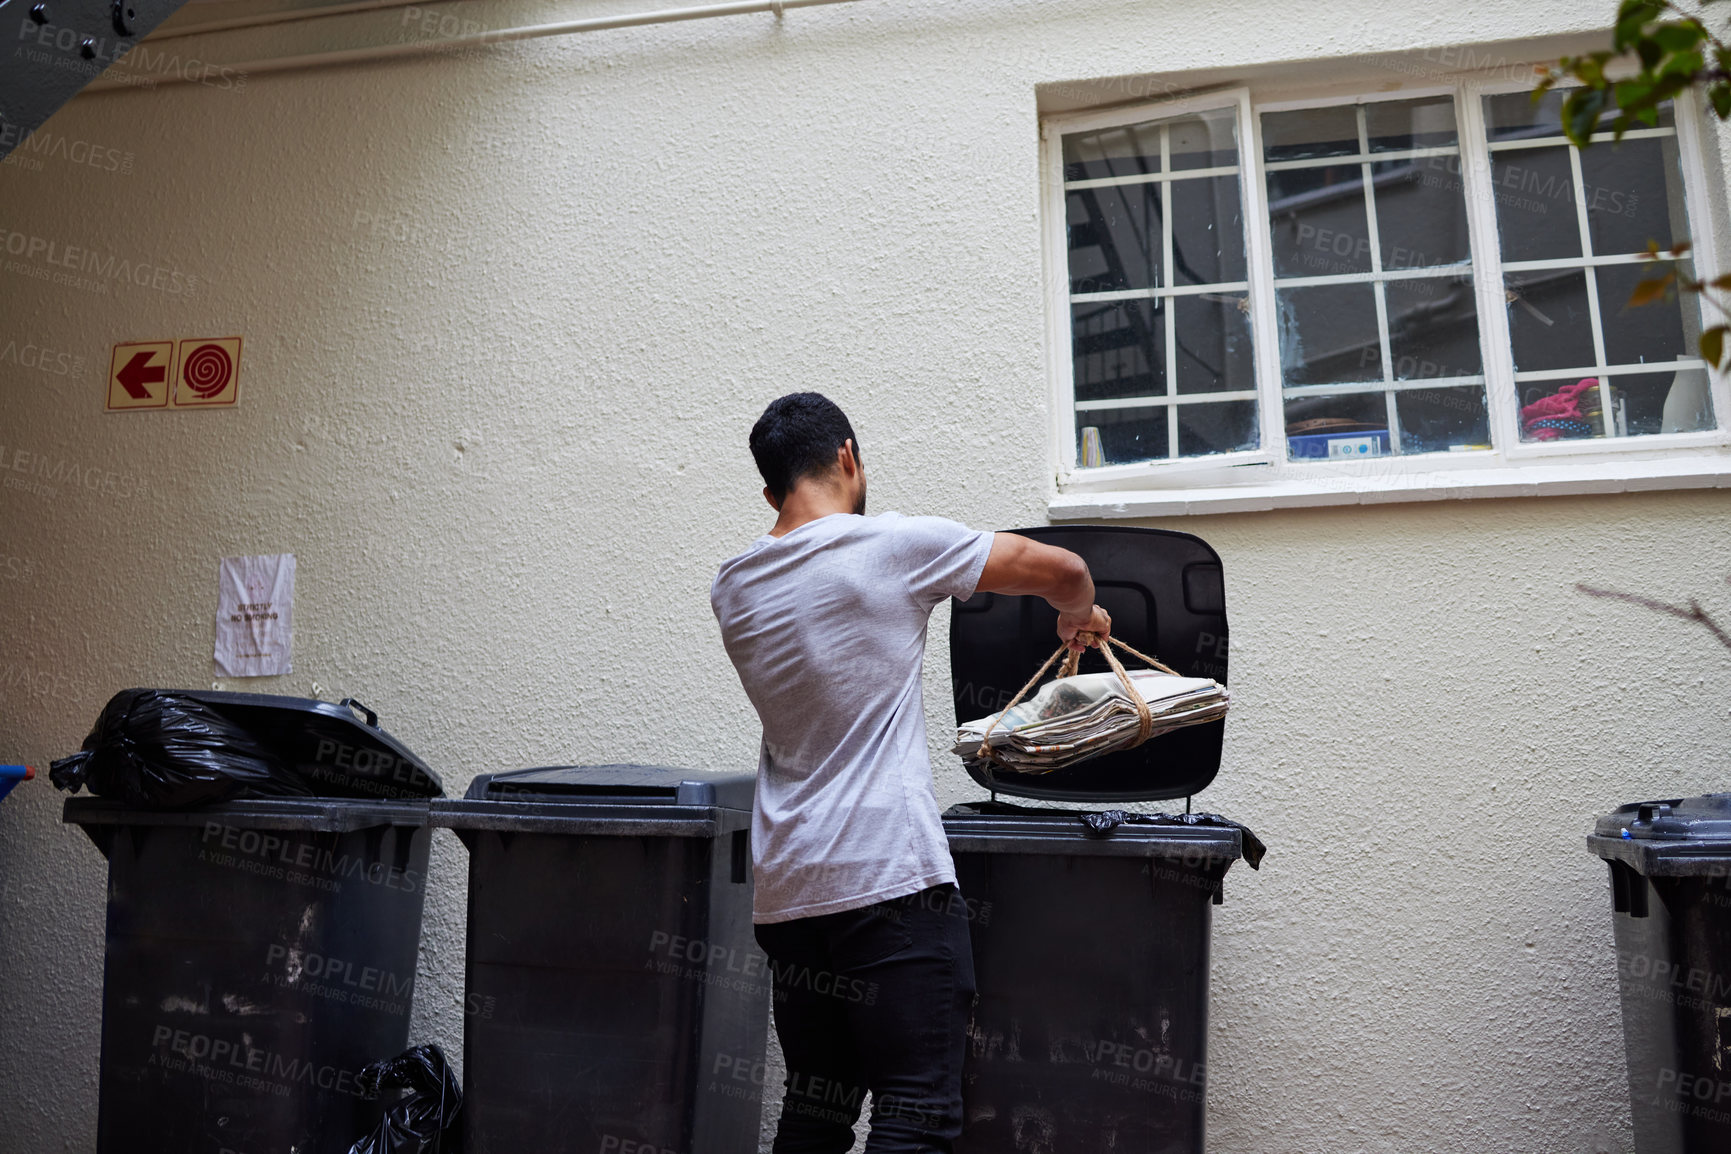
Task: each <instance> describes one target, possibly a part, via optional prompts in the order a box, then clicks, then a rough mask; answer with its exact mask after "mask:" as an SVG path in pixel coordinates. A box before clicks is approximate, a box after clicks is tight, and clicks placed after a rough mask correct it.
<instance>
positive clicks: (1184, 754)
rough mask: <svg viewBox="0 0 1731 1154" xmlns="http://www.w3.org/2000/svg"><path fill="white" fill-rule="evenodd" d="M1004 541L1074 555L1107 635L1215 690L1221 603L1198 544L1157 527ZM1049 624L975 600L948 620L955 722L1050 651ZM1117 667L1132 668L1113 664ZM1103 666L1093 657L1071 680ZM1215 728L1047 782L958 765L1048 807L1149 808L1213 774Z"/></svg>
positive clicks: (1028, 604)
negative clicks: (1103, 615)
mask: <svg viewBox="0 0 1731 1154" xmlns="http://www.w3.org/2000/svg"><path fill="white" fill-rule="evenodd" d="M1014 532H1017V533H1020V534H1021V535H1022V536H1024V537H1031V538H1033V539H1034V540H1036V541H1042V542H1045V543H1047V544H1050V545H1057V546H1059V547H1061V548H1064V549H1069V550H1071V551H1072V552H1075V553H1077V554H1080V555H1081V557H1082V558H1083V560H1085V561H1087V562H1088V568H1089V570H1090V571H1091V572H1092V573H1093V575H1094V587H1095V590H1096V592H1095V600H1096V601H1097V602H1098V604H1099V605H1101V606H1102V607H1103V608H1104V609H1105V610H1106V612H1108V613H1110V614H1111V615H1112V634H1113V636H1115V637H1117V638H1119V639H1121V640H1122V641H1124V642H1126V643H1127V644H1129V645H1130V646H1132V647H1133V648H1136V649H1139V650H1141V651H1142V652H1144V653H1146V654H1148V655H1149V656H1151V657H1157V658H1159V659H1160V660H1161V661H1163V662H1165V663H1166V664H1167V665H1169V666H1171V667H1172V668H1173V669H1175V670H1177V671H1178V672H1179V673H1180V674H1183V675H1184V676H1186V677H1211V678H1213V679H1214V680H1215V681H1218V682H1220V683H1221V684H1222V685H1224V684H1226V664H1227V657H1226V652H1227V650H1226V637H1227V633H1226V594H1225V583H1224V579H1223V575H1222V569H1221V564H1220V556H1219V554H1217V553H1215V552H1214V550H1213V549H1211V548H1210V547H1209V546H1208V544H1207V543H1206V542H1204V541H1203V540H1202V539H1201V538H1199V537H1195V536H1192V535H1191V534H1189V533H1177V532H1173V531H1171V530H1167V529H1140V528H1131V527H1127V526H1102V525H1051V526H1041V527H1038V528H1033V529H1017V530H1014ZM1057 627H1058V614H1057V611H1056V610H1055V609H1053V608H1052V607H1051V606H1050V605H1048V604H1046V602H1045V600H1044V599H1042V598H1039V597H1011V596H1006V595H1004V594H1000V593H976V594H974V596H972V597H970V598H968V599H967V600H966V601H961V602H956V603H955V604H954V606H953V608H952V609H951V611H950V680H951V687H952V689H953V691H954V695H955V704H956V718H957V720H958V721H971V720H973V719H974V718H978V717H985V716H987V715H989V714H991V713H995V712H997V711H998V710H1000V709H1002V708H1003V707H1004V706H1005V705H1007V704H1009V702H1010V699H1011V698H1012V697H1014V696H1015V693H1016V691H1017V690H1018V689H1020V688H1021V687H1022V685H1023V683H1024V682H1026V681H1027V679H1028V678H1029V677H1031V676H1033V673H1034V671H1035V670H1036V669H1038V668H1039V667H1040V664H1041V662H1043V661H1045V660H1046V658H1047V657H1049V656H1051V653H1052V650H1053V649H1055V648H1057V645H1058V634H1057ZM1121 656H1122V657H1123V660H1124V664H1125V668H1126V669H1134V668H1137V667H1138V666H1139V665H1140V664H1141V663H1140V662H1139V661H1137V660H1136V659H1135V658H1133V657H1130V656H1129V655H1127V654H1122V653H1121ZM1107 668H1108V666H1107V665H1106V661H1105V659H1104V658H1103V657H1101V656H1100V654H1099V652H1098V651H1097V650H1093V649H1090V650H1089V651H1088V652H1087V653H1085V654H1084V655H1083V657H1082V665H1081V670H1080V671H1081V672H1083V673H1094V672H1100V671H1104V670H1106V669H1107ZM1225 732H1226V722H1225V720H1224V719H1222V720H1220V721H1214V722H1209V723H1207V724H1205V725H1193V726H1189V727H1187V728H1184V729H1176V730H1173V731H1172V732H1170V733H1166V734H1162V735H1160V736H1159V737H1155V738H1151V739H1150V740H1148V741H1147V742H1145V743H1144V744H1142V745H1140V746H1138V747H1137V748H1135V749H1127V750H1120V751H1118V752H1116V753H1109V754H1106V755H1104V756H1101V757H1096V758H1093V759H1091V760H1089V761H1085V762H1082V763H1081V764H1079V765H1074V766H1071V767H1069V768H1068V769H1062V770H1059V771H1057V772H1055V773H1050V774H1038V775H1036V774H1019V773H1007V772H1003V771H1001V770H993V769H992V768H990V767H981V766H974V765H970V766H969V773H970V774H971V775H972V776H973V778H974V780H975V781H978V782H979V783H980V784H981V785H984V786H987V787H988V788H990V789H992V790H994V791H995V792H997V793H1004V794H1012V795H1015V796H1018V797H1034V798H1046V799H1049V800H1057V801H1152V800H1162V799H1167V798H1177V797H1188V796H1190V795H1191V794H1194V793H1198V792H1200V791H1201V790H1203V789H1204V788H1206V787H1207V785H1208V783H1209V782H1211V781H1213V780H1214V776H1215V774H1217V773H1218V772H1219V771H1220V750H1221V743H1222V740H1223V738H1224V735H1225Z"/></svg>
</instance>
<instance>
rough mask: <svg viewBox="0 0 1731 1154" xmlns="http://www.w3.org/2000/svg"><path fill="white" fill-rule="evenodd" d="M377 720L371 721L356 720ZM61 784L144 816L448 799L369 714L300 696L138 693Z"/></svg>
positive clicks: (59, 771)
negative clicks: (251, 801) (309, 801)
mask: <svg viewBox="0 0 1731 1154" xmlns="http://www.w3.org/2000/svg"><path fill="white" fill-rule="evenodd" d="M351 706H352V707H353V708H354V709H358V710H360V711H361V712H362V713H364V714H365V715H366V720H365V721H364V722H363V721H361V720H360V719H359V718H357V717H356V716H355V714H354V713H353V712H352V711H351ZM48 776H49V778H50V779H51V780H52V781H53V782H54V784H55V786H56V787H58V788H60V789H63V790H67V791H69V792H73V793H76V792H77V791H78V790H79V789H80V788H85V789H88V790H89V791H90V792H91V793H93V794H95V795H96V796H98V797H105V798H112V799H115V800H119V801H123V802H125V803H126V804H127V805H130V806H134V807H137V808H140V809H191V808H193V807H195V806H200V805H209V804H212V803H215V802H222V801H228V800H230V799H232V798H235V797H241V796H245V797H348V798H369V799H373V800H385V799H401V798H425V797H439V796H441V795H442V794H443V792H444V791H443V789H442V788H441V787H440V784H439V779H438V777H437V776H435V775H434V774H433V772H432V771H431V770H429V769H428V768H427V767H426V766H425V765H424V764H423V763H422V762H421V761H420V760H419V759H418V758H416V757H415V755H414V754H412V753H410V752H409V751H408V750H407V749H405V748H404V747H403V746H402V745H401V744H399V743H398V742H397V741H396V739H395V738H393V737H391V736H390V734H388V733H386V732H385V731H384V730H382V729H380V728H378V717H377V716H376V715H374V714H373V713H372V711H371V710H368V709H367V708H366V707H365V706H363V705H360V704H358V703H356V702H351V701H344V702H342V703H341V704H340V705H332V704H330V703H328V702H323V701H313V700H308V699H303V698H295V697H272V696H266V695H263V694H251V693H217V692H209V693H206V692H199V691H192V690H168V689H126V690H122V691H121V692H119V693H117V694H115V695H114V697H113V698H112V699H110V700H109V702H108V704H107V705H106V706H104V707H103V710H102V715H101V716H100V717H98V718H97V719H96V727H95V728H94V729H92V730H91V731H90V736H88V737H86V738H85V739H84V747H83V749H82V750H80V751H79V752H78V753H75V754H73V755H72V756H71V757H63V758H61V759H60V760H59V761H56V762H54V764H53V766H52V768H51V769H50V770H49V775H48Z"/></svg>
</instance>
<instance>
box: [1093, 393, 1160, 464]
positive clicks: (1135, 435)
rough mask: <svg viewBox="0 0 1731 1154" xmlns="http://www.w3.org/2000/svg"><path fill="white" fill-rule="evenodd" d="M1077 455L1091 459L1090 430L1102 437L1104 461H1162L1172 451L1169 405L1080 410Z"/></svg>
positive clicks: (1106, 462)
mask: <svg viewBox="0 0 1731 1154" xmlns="http://www.w3.org/2000/svg"><path fill="white" fill-rule="evenodd" d="M1076 425H1077V429H1076V459H1077V460H1078V461H1083V462H1086V461H1087V460H1088V456H1087V449H1088V442H1089V441H1090V440H1091V439H1092V438H1091V437H1090V436H1089V430H1090V429H1092V430H1093V431H1094V436H1097V437H1099V439H1100V441H1099V443H1100V452H1101V460H1100V464H1102V465H1129V464H1134V463H1135V462H1137V461H1159V460H1164V459H1165V458H1166V457H1167V456H1168V455H1169V452H1168V449H1167V441H1168V438H1167V435H1166V408H1165V406H1163V405H1154V406H1150V407H1148V408H1146V409H1095V410H1092V411H1084V412H1080V413H1077V414H1076Z"/></svg>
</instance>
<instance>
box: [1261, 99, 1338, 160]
mask: <svg viewBox="0 0 1731 1154" xmlns="http://www.w3.org/2000/svg"><path fill="white" fill-rule="evenodd" d="M1357 154H1358V110H1357V108H1356V107H1355V106H1353V105H1350V104H1340V105H1336V106H1334V107H1333V108H1306V109H1303V110H1301V111H1298V112H1264V113H1263V114H1262V155H1263V158H1264V159H1266V160H1308V159H1310V158H1311V157H1316V156H1356V155H1357Z"/></svg>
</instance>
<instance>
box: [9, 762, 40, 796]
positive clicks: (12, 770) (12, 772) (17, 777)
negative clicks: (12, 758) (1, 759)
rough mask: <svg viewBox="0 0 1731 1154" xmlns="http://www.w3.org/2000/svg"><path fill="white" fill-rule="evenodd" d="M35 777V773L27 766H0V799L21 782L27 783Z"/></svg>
mask: <svg viewBox="0 0 1731 1154" xmlns="http://www.w3.org/2000/svg"><path fill="white" fill-rule="evenodd" d="M35 776H36V771H35V770H34V769H31V768H30V767H29V766H28V765H0V797H5V796H6V795H7V794H9V793H11V792H12V787H13V786H15V785H17V784H18V783H19V782H21V781H29V780H30V779H31V778H33V777H35Z"/></svg>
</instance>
